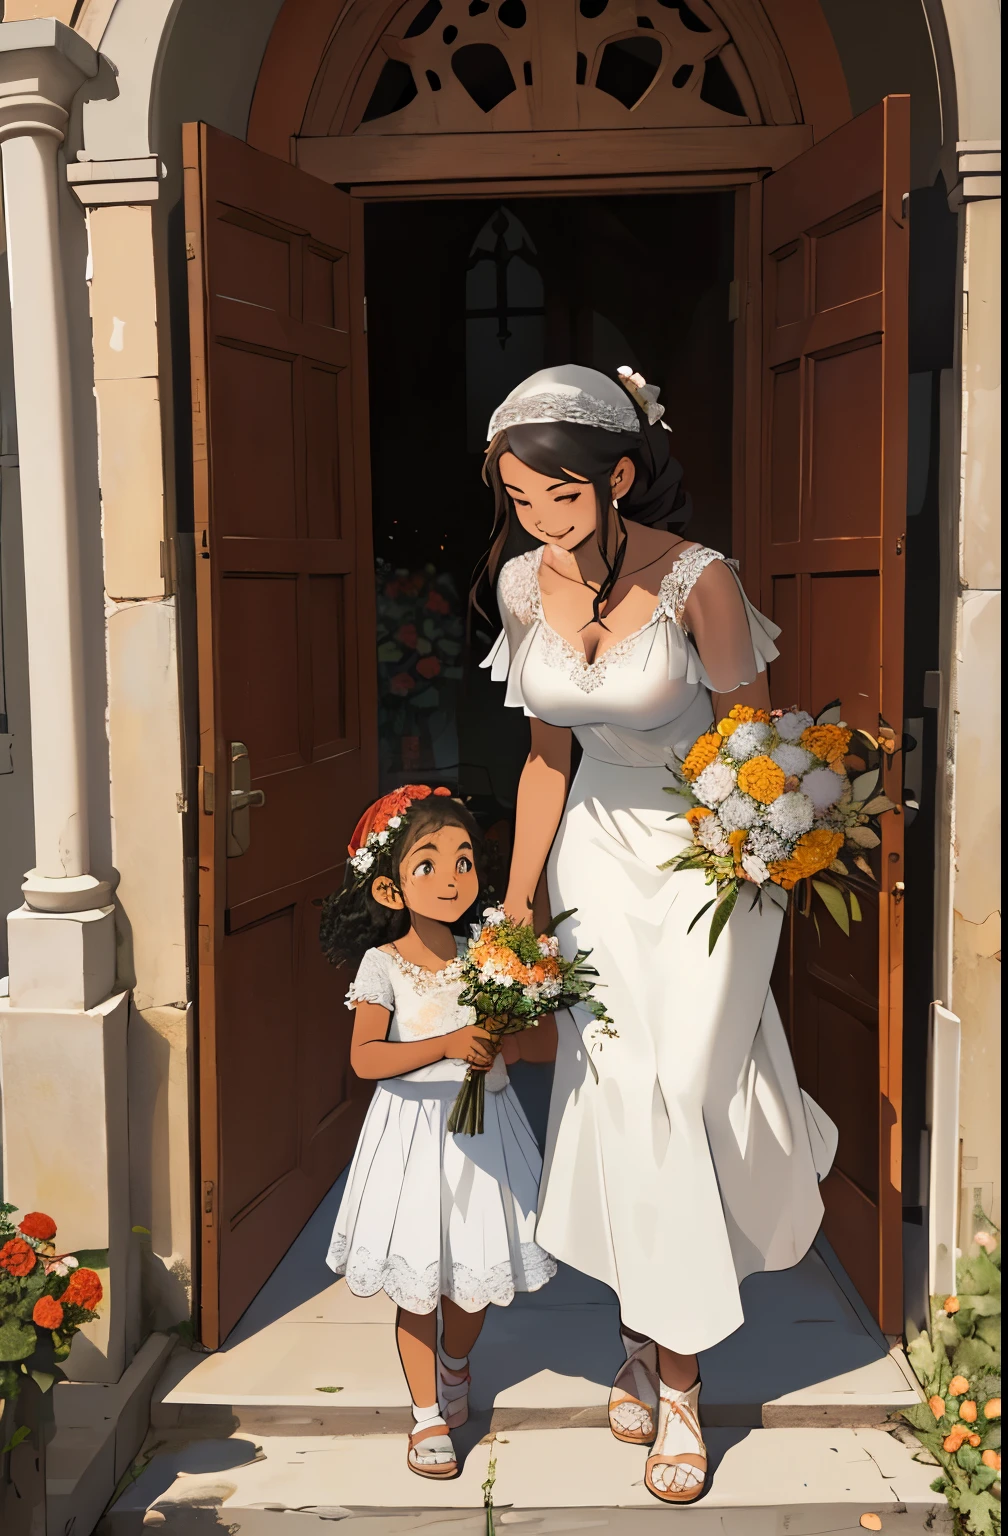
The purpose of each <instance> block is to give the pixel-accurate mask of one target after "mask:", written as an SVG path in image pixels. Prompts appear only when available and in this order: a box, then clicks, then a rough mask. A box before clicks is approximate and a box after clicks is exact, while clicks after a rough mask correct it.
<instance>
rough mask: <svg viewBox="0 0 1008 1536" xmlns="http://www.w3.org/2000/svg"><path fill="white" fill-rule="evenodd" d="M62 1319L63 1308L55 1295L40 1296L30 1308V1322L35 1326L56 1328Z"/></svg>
mask: <svg viewBox="0 0 1008 1536" xmlns="http://www.w3.org/2000/svg"><path fill="white" fill-rule="evenodd" d="M62 1321H63V1308H62V1307H61V1306H60V1304H59V1302H58V1301H57V1300H56V1298H55V1296H40V1297H39V1299H38V1301H37V1302H36V1303H35V1306H34V1307H33V1308H32V1322H33V1323H34V1324H35V1326H36V1327H37V1328H48V1329H49V1330H50V1331H52V1329H53V1328H58V1327H59V1325H60V1323H62Z"/></svg>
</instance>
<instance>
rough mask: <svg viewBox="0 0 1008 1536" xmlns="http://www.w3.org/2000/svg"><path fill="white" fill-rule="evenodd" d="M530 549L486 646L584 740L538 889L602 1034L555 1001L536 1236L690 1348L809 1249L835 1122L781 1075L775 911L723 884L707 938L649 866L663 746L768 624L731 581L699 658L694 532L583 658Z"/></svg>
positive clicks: (674, 878)
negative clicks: (631, 610)
mask: <svg viewBox="0 0 1008 1536" xmlns="http://www.w3.org/2000/svg"><path fill="white" fill-rule="evenodd" d="M541 556H542V550H541V549H538V550H535V551H533V552H532V553H530V554H528V555H524V556H520V557H519V558H518V559H516V560H511V561H509V562H508V563H507V565H506V566H505V567H504V569H503V571H502V573H501V577H500V581H499V584H498V602H499V604H500V609H501V615H502V618H503V622H504V631H503V633H502V634H501V636H500V637H499V639H498V640H497V643H496V645H495V646H494V649H493V651H492V652H491V654H490V656H489V657H488V658H487V660H486V662H485V663H484V665H485V666H489V667H490V668H491V669H492V676H493V677H494V678H496V679H498V680H500V681H506V683H507V694H506V702H507V703H508V704H509V705H513V706H518V707H523V708H524V709H525V711H526V713H527V714H529V715H533V716H536V717H538V718H539V719H541V720H544V721H547V722H549V723H551V724H553V725H557V726H569V727H571V728H572V729H573V731H574V733H575V735H576V736H577V739H578V741H579V742H580V743H581V746H582V748H583V757H582V760H581V764H580V767H579V769H578V772H577V774H576V776H575V778H574V782H573V784H572V785H571V789H570V794H569V796H568V800H567V806H566V809H565V811H564V815H563V820H562V822H561V824H560V829H559V832H558V834H557V837H556V840H555V842H554V844H553V850H552V853H551V855H550V859H549V865H548V879H549V894H550V903H551V907H552V910H553V911H554V912H561V911H565V910H567V909H569V908H572V907H573V908H576V915H575V916H574V917H573V918H571V919H569V920H568V921H567V922H566V923H565V924H564V925H563V926H562V928H561V930H560V934H561V942H562V945H563V949H564V953H565V954H572V953H573V952H574V949H575V948H576V947H577V946H578V945H580V946H582V947H584V948H586V949H590V950H591V951H592V961H593V963H594V964H595V965H597V967H598V970H599V972H600V978H601V982H602V985H603V987H604V990H603V991H602V992H601V996H602V998H603V1000H604V1002H605V1004H606V1007H607V1008H608V1010H609V1012H610V1014H611V1015H612V1018H613V1021H614V1027H615V1029H616V1031H617V1038H616V1039H607V1038H605V1037H603V1036H601V1035H600V1034H599V1033H598V1031H597V1029H596V1028H595V1027H594V1020H593V1019H592V1018H591V1016H590V1015H589V1014H587V1013H584V1012H581V1011H580V1010H577V1009H575V1010H573V1012H572V1013H566V1014H561V1015H560V1016H559V1018H558V1029H559V1045H558V1052H557V1062H556V1074H555V1078H554V1084H553V1097H552V1102H551V1106H550V1120H549V1131H548V1136H547V1145H546V1157H545V1169H544V1173H543V1180H542V1188H541V1193H540V1200H539V1221H538V1224H537V1227H536V1238H537V1240H538V1241H539V1242H540V1243H542V1244H543V1245H544V1246H545V1247H546V1248H548V1249H549V1251H550V1252H551V1253H553V1254H555V1255H556V1256H557V1258H559V1259H562V1260H563V1261H564V1262H565V1263H567V1264H571V1265H573V1266H574V1267H575V1268H576V1269H579V1270H581V1271H583V1272H584V1273H585V1274H588V1275H593V1276H594V1277H595V1278H596V1279H598V1280H601V1281H604V1282H605V1284H607V1285H609V1286H611V1287H612V1289H613V1290H614V1291H616V1292H617V1294H618V1296H619V1299H620V1309H621V1314H622V1318H623V1321H624V1323H625V1324H626V1325H627V1326H628V1327H629V1328H631V1329H633V1330H635V1331H636V1332H637V1333H641V1334H646V1335H647V1337H649V1338H652V1339H657V1340H658V1341H659V1342H660V1343H661V1344H663V1345H665V1346H666V1347H667V1348H670V1349H674V1350H677V1351H679V1352H680V1353H682V1354H691V1353H693V1352H694V1351H696V1350H699V1349H706V1348H708V1347H710V1346H711V1345H712V1344H715V1343H717V1341H718V1340H719V1339H722V1338H724V1337H725V1336H726V1335H727V1334H729V1333H731V1332H732V1331H733V1330H734V1329H735V1328H737V1327H738V1326H739V1324H740V1323H741V1322H742V1307H741V1303H740V1299H739V1281H740V1280H741V1279H742V1277H744V1276H745V1275H747V1274H749V1273H751V1272H752V1271H754V1270H764V1269H783V1268H786V1267H787V1266H789V1265H791V1264H794V1263H796V1262H797V1260H798V1259H800V1258H801V1257H802V1255H803V1254H804V1253H805V1252H806V1250H807V1249H808V1247H809V1246H810V1244H811V1242H812V1240H813V1238H814V1236H815V1234H816V1231H817V1229H818V1227H819V1223H820V1220H821V1218H822V1211H823V1207H822V1201H821V1199H820V1197H819V1190H818V1180H819V1178H821V1177H822V1176H824V1174H825V1173H826V1172H827V1171H828V1168H829V1166H830V1163H831V1162H832V1158H833V1154H834V1152H835V1150H836V1130H835V1127H834V1126H833V1124H832V1122H831V1121H830V1120H829V1119H828V1118H827V1117H826V1115H824V1114H823V1112H822V1110H820V1109H819V1108H818V1106H817V1105H815V1104H814V1103H813V1102H812V1100H811V1099H809V1098H808V1096H807V1095H806V1094H805V1093H804V1092H802V1091H801V1090H800V1089H799V1087H798V1082H797V1079H796V1077H795V1070H794V1065H793V1063H792V1060H791V1056H790V1052H789V1050H788V1045H787V1040H786V1038H785V1034H784V1029H783V1026H782V1024H781V1019H780V1015H779V1013H778V1011H777V1008H776V1006H775V1004H774V1000H773V997H772V996H771V994H770V990H769V983H770V971H771V968H772V965H773V960H774V955H775V952H776V949H777V941H778V937H779V934H780V928H781V920H782V914H781V911H780V909H779V908H778V907H776V906H773V905H770V904H768V903H766V902H765V903H764V907H763V911H762V913H760V912H759V911H758V910H750V904H749V902H748V901H746V900H740V901H739V903H738V905H737V906H736V908H735V911H734V913H733V914H732V916H731V918H730V919H729V922H728V925H727V927H726V929H725V931H724V932H723V933H722V935H721V937H720V939H719V941H718V944H717V946H716V948H715V950H714V953H713V955H711V956H708V953H707V945H708V923H707V921H706V920H704V919H701V921H700V922H699V923H697V925H696V927H695V928H694V929H693V931H692V933H688V932H687V929H688V928H689V925H690V922H691V920H692V918H693V917H694V916H695V914H696V913H697V912H698V910H699V909H700V907H701V906H702V905H703V904H704V902H705V901H707V900H708V899H709V897H710V894H711V893H710V891H709V890H708V888H707V887H706V886H705V885H704V882H703V876H702V875H701V874H700V873H699V872H688V873H674V872H672V871H669V870H661V869H660V868H659V865H661V864H662V863H663V862H664V861H665V860H667V859H668V858H670V857H671V856H672V855H673V854H675V853H677V852H679V851H680V849H682V848H684V847H685V846H686V844H687V843H688V842H689V841H690V840H691V835H690V830H689V827H688V825H687V824H686V822H685V821H683V820H682V819H681V818H679V817H676V810H677V806H678V807H679V809H680V810H681V809H682V808H683V803H682V802H681V801H678V802H677V801H676V800H675V799H674V798H673V797H671V796H669V795H668V794H667V793H666V792H665V791H666V786H668V785H669V784H670V783H671V780H670V776H669V773H668V770H667V767H666V764H667V762H668V759H669V755H670V753H671V752H672V751H675V752H677V753H679V754H680V755H682V754H684V753H685V752H686V750H687V749H688V748H689V747H690V746H691V745H692V743H693V742H694V741H695V740H696V738H697V736H699V735H700V734H702V733H703V732H704V731H705V730H707V729H709V728H710V725H711V722H712V718H713V715H712V706H711V690H712V689H713V690H714V691H716V692H718V693H726V692H730V691H731V690H732V689H734V688H735V687H737V686H740V685H741V684H742V683H744V682H749V681H751V680H752V678H753V677H755V675H756V673H757V671H763V670H764V669H765V667H766V665H767V663H768V661H770V660H772V659H773V657H774V656H776V655H777V651H776V648H775V647H774V645H773V638H774V636H775V635H776V634H777V633H778V631H777V629H776V627H775V626H774V625H772V624H770V623H769V622H768V621H767V620H766V619H764V618H763V617H762V616H761V615H760V614H758V613H757V612H756V610H755V609H754V608H752V607H751V606H750V605H749V603H748V602H747V601H746V600H745V597H744V594H743V595H742V603H737V602H735V601H734V584H733V583H731V582H729V583H728V587H729V589H730V590H729V593H728V596H729V598H730V599H731V604H732V605H733V606H734V608H735V609H736V610H737V622H736V623H735V624H734V626H733V625H732V623H731V622H730V615H727V616H723V615H722V613H721V612H719V614H718V615H717V622H715V623H713V624H705V625H704V632H705V633H707V634H710V635H711V636H712V639H711V642H710V644H709V646H708V647H707V649H706V650H705V653H704V655H703V656H701V655H700V653H699V652H698V650H697V648H696V646H695V645H694V644H693V641H692V640H691V638H690V636H689V635H688V634H687V633H686V631H685V630H684V628H683V626H682V619H683V609H684V607H685V605H686V603H687V600H688V598H689V596H690V593H691V591H692V589H693V586H694V584H695V583H696V582H697V581H698V580H699V578H700V577H701V575H702V573H703V572H704V570H705V569H706V568H707V567H708V566H709V565H710V564H711V563H712V562H714V561H720V560H721V559H722V557H721V556H720V555H719V554H717V553H716V552H715V551H714V550H709V549H704V548H702V547H701V546H693V547H692V548H691V549H689V550H687V551H686V552H685V554H684V555H682V556H681V557H680V559H679V560H678V561H677V562H676V564H675V566H674V568H673V570H672V571H671V572H670V573H669V575H668V576H666V577H665V579H664V581H663V582H662V585H661V590H660V593H659V597H658V602H657V605H656V607H655V611H654V614H653V616H652V618H651V620H650V621H649V622H648V623H647V624H645V625H644V626H643V627H642V628H641V629H640V630H639V631H637V633H636V634H634V635H631V636H629V637H628V638H627V639H625V640H623V641H620V642H619V643H618V644H616V645H615V646H613V647H612V648H611V649H610V650H608V651H605V652H603V654H602V656H601V657H600V658H599V659H598V660H597V661H596V662H594V663H593V664H589V663H588V662H587V661H586V660H585V657H584V654H583V652H579V650H578V649H576V648H575V647H574V646H572V645H571V644H570V643H569V642H568V641H567V640H565V639H564V638H563V636H561V635H559V634H558V633H557V632H556V631H555V630H553V629H552V628H551V627H550V625H549V624H548V623H547V621H546V619H545V617H544V614H543V608H542V600H541V595H540V588H539V579H538V570H539V561H540V559H541ZM729 569H730V567H729ZM718 580H719V582H720V580H721V578H720V577H719V578H718ZM736 582H737V578H736ZM709 585H711V588H712V590H714V587H713V584H709ZM718 590H719V591H720V593H721V595H722V597H721V599H720V600H723V594H724V586H723V585H720V586H719V588H718ZM738 590H739V592H741V587H740V586H739V588H738ZM702 592H703V588H702V587H700V588H698V589H697V597H698V598H700V596H701V595H702ZM722 620H723V621H722ZM782 702H785V703H788V702H791V701H787V700H785V701H782Z"/></svg>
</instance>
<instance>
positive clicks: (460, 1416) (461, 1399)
mask: <svg viewBox="0 0 1008 1536" xmlns="http://www.w3.org/2000/svg"><path fill="white" fill-rule="evenodd" d="M471 1380H472V1377H471V1375H470V1374H469V1367H468V1364H467V1365H466V1369H465V1370H464V1371H453V1370H452V1369H451V1367H450V1366H447V1365H445V1363H444V1361H443V1360H442V1359H441V1353H440V1351H438V1355H437V1399H438V1407H439V1408H440V1409H441V1412H442V1413H443V1414H444V1421H445V1423H446V1424H447V1425H448V1428H449V1429H461V1428H462V1425H463V1424H465V1423H466V1421H467V1420H468V1418H469V1383H470V1382H471Z"/></svg>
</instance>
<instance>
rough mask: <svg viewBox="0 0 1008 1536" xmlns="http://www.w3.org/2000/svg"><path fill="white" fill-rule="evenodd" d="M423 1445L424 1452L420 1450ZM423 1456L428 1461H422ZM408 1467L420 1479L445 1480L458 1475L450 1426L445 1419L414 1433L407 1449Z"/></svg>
mask: <svg viewBox="0 0 1008 1536" xmlns="http://www.w3.org/2000/svg"><path fill="white" fill-rule="evenodd" d="M424 1442H426V1444H424ZM421 1445H423V1447H424V1448H423V1451H421V1450H420V1449H419V1447H420V1446H421ZM422 1455H425V1456H426V1457H427V1458H428V1459H427V1460H421V1456H422ZM438 1458H440V1460H439V1459H438ZM406 1465H407V1466H408V1467H409V1469H410V1471H411V1472H415V1473H416V1474H417V1476H418V1477H438V1478H443V1477H455V1476H456V1475H457V1473H458V1462H457V1461H456V1460H455V1447H454V1446H453V1445H452V1443H451V1438H450V1436H449V1434H448V1426H447V1424H445V1422H444V1420H443V1419H441V1420H438V1421H436V1422H435V1423H433V1424H426V1425H424V1427H423V1428H422V1429H415V1430H414V1431H413V1433H412V1434H411V1435H410V1437H409V1441H408V1444H407V1447H406Z"/></svg>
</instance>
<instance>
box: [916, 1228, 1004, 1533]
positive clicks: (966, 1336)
mask: <svg viewBox="0 0 1008 1536" xmlns="http://www.w3.org/2000/svg"><path fill="white" fill-rule="evenodd" d="M983 1225H984V1226H985V1227H989V1226H990V1223H984V1224H983ZM980 1235H981V1236H982V1237H983V1238H984V1239H985V1241H987V1242H991V1241H993V1238H991V1237H988V1235H987V1233H986V1232H984V1231H981V1234H980ZM997 1237H998V1240H997V1245H996V1246H995V1247H994V1248H993V1251H991V1252H988V1251H986V1249H985V1248H984V1247H983V1246H982V1245H978V1246H977V1252H976V1253H974V1254H970V1255H969V1256H967V1257H965V1258H961V1259H960V1260H959V1261H958V1263H957V1265H956V1290H957V1300H958V1303H959V1306H958V1310H953V1311H951V1312H947V1311H946V1310H945V1303H946V1301H947V1300H948V1299H949V1298H947V1297H942V1296H933V1297H932V1298H931V1332H930V1335H929V1334H928V1333H917V1332H916V1331H915V1330H912V1329H908V1339H907V1357H908V1359H909V1361H910V1364H911V1366H912V1367H913V1370H914V1373H915V1375H916V1376H917V1379H918V1380H919V1382H920V1383H921V1386H922V1387H923V1389H924V1393H925V1396H926V1397H927V1398H928V1400H929V1401H928V1402H926V1403H915V1404H914V1405H913V1407H911V1408H904V1409H901V1410H900V1413H899V1415H898V1416H899V1417H900V1418H902V1419H904V1420H905V1421H906V1422H907V1423H908V1424H909V1425H910V1427H911V1428H912V1429H913V1431H914V1434H915V1435H916V1436H917V1439H918V1440H919V1441H920V1443H921V1445H922V1447H923V1449H924V1450H925V1451H927V1452H929V1453H930V1455H931V1456H933V1457H934V1458H935V1460H936V1461H937V1462H938V1463H939V1465H940V1466H941V1469H942V1471H941V1475H940V1476H939V1477H937V1478H935V1481H934V1482H933V1483H932V1484H931V1487H932V1489H933V1490H934V1492H935V1493H941V1494H944V1496H945V1497H946V1498H947V1500H948V1502H949V1506H950V1508H951V1510H952V1514H953V1520H954V1523H955V1530H956V1533H957V1536H1000V1530H1001V1498H1000V1477H1001V1474H1000V1471H999V1470H997V1469H996V1468H995V1467H989V1466H985V1465H984V1461H983V1456H984V1453H985V1452H991V1451H993V1452H996V1453H997V1454H998V1455H1000V1453H1001V1423H1000V1418H997V1419H988V1418H987V1416H986V1414H985V1412H984V1406H985V1404H986V1403H988V1402H990V1401H991V1400H992V1399H994V1398H1000V1396H1001V1246H1000V1234H998V1235H997ZM957 1376H959V1377H965V1378H966V1380H967V1381H968V1383H969V1386H968V1390H967V1391H966V1392H963V1393H956V1394H953V1393H952V1392H951V1391H950V1388H951V1385H952V1383H953V1381H954V1380H955V1378H956V1377H957ZM938 1399H941V1400H942V1402H941V1404H940V1406H943V1409H944V1411H943V1412H942V1413H941V1415H940V1416H938V1417H936V1416H935V1414H934V1412H933V1410H932V1408H931V1402H933V1401H936V1400H938ZM966 1401H971V1402H973V1403H975V1404H976V1408H977V1416H976V1419H975V1421H973V1422H967V1421H964V1420H963V1419H961V1418H960V1416H959V1409H960V1406H961V1405H962V1404H963V1403H964V1402H966ZM964 1430H965V1431H966V1432H967V1433H972V1434H973V1435H974V1436H975V1437H976V1438H977V1439H978V1441H979V1443H978V1444H977V1445H971V1444H970V1443H969V1440H968V1438H967V1439H963V1438H961V1433H962V1431H964Z"/></svg>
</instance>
